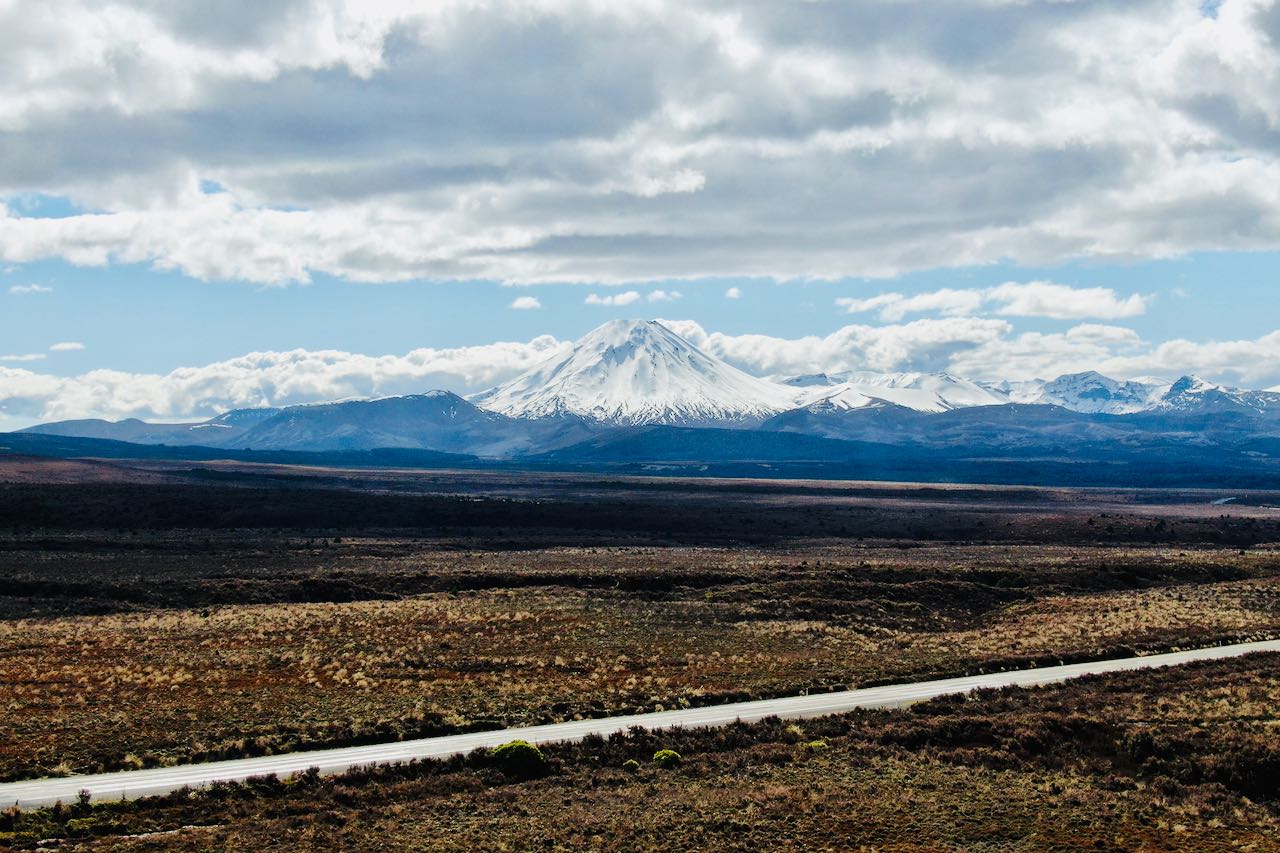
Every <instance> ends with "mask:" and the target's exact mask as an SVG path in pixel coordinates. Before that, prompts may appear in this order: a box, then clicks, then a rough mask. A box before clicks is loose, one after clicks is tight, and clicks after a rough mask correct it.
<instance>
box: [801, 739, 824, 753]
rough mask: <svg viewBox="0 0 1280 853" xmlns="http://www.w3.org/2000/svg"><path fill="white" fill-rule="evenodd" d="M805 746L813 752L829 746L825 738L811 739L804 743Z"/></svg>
mask: <svg viewBox="0 0 1280 853" xmlns="http://www.w3.org/2000/svg"><path fill="white" fill-rule="evenodd" d="M804 748H805V749H808V750H811V751H813V752H821V751H822V750H824V749H826V748H827V742H826V741H825V740H811V741H809V742H808V743H806V744H805V745H804Z"/></svg>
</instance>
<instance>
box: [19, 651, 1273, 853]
mask: <svg viewBox="0 0 1280 853" xmlns="http://www.w3.org/2000/svg"><path fill="white" fill-rule="evenodd" d="M1276 657H1277V656H1275V655H1254V656H1250V657H1247V658H1242V659H1237V660H1234V661H1226V662H1216V663H1212V664H1197V665H1190V666H1186V667H1179V668H1176V669H1171V670H1155V671H1147V672H1141V673H1127V674H1124V675H1118V676H1108V677H1101V678H1089V679H1084V680H1081V681H1077V682H1072V683H1070V684H1068V685H1064V686H1059V687H1051V688H1040V689H1036V690H1031V691H1020V690H1009V691H1003V692H1000V693H988V694H983V695H979V696H978V697H976V699H972V698H971V699H966V698H963V697H956V698H948V699H940V700H934V701H932V702H928V703H924V704H921V705H917V706H914V707H913V708H911V709H909V710H906V711H896V712H885V711H880V712H859V713H854V714H849V715H845V716H840V717H828V718H823V719H817V720H807V721H803V722H802V723H798V724H787V723H781V722H777V721H765V722H763V723H760V724H755V725H750V726H746V725H737V726H733V727H730V728H727V729H720V730H714V731H667V732H658V733H644V732H632V733H631V734H630V735H629V736H627V735H618V736H615V737H612V738H610V739H608V740H602V739H598V738H597V739H593V740H589V741H587V742H584V743H582V744H579V745H574V746H569V745H562V746H553V747H549V748H547V749H546V750H545V756H546V758H545V763H544V765H543V766H541V767H537V768H535V771H536V772H533V773H528V774H521V775H520V776H513V775H512V774H510V772H509V771H506V770H504V769H503V768H502V767H500V766H495V765H496V762H495V761H494V759H493V757H492V756H491V755H487V754H484V753H477V754H473V755H471V756H466V757H459V758H457V759H453V760H450V761H447V762H423V763H415V764H411V765H403V766H398V767H391V768H382V769H375V770H369V771H364V772H355V773H351V774H347V775H344V776H339V777H330V778H326V779H319V778H309V777H305V776H304V777H302V778H300V779H298V780H296V781H293V782H291V783H288V784H282V783H281V782H279V781H276V780H273V779H265V780H262V781H260V782H250V783H247V784H245V785H243V786H241V785H220V786H214V787H212V788H210V789H208V790H205V791H201V792H178V793H175V794H173V795H170V796H168V797H165V798H157V799H151V800H145V801H140V802H137V803H124V804H106V805H98V806H92V807H89V806H79V805H75V804H69V805H67V806H65V807H60V808H55V809H48V810H43V811H40V812H35V813H31V814H21V813H13V812H9V813H7V814H5V815H3V816H0V833H3V835H0V838H7V839H8V840H9V842H10V843H12V844H13V845H14V846H16V847H22V848H27V847H32V848H34V847H35V846H36V845H37V844H39V846H40V847H41V848H42V849H48V848H49V847H51V846H55V847H56V848H57V849H66V850H107V849H110V850H138V851H144V850H145V851H171V850H172V851H180V850H244V851H258V850H332V849H342V850H369V851H374V850H376V851H383V850H423V849H429V850H456V851H469V850H604V851H622V850H626V851H646V850H671V849H701V850H851V849H852V850H861V849H865V850H880V851H909V850H945V851H975V850H976V851H997V850H999V851H1009V850H1014V851H1021V850H1062V851H1075V850H1103V851H1134V850H1142V851H1197V853H1200V851H1205V853H1216V851H1228V850H1253V851H1274V850H1277V849H1280V842H1278V841H1277V837H1278V836H1277V833H1280V819H1278V816H1280V801H1278V798H1277V790H1278V785H1280V751H1278V750H1277V747H1276V738H1275V727H1276V717H1275V708H1276V705H1277V703H1278V702H1280V676H1277V674H1276V673H1277V666H1276V665H1277V663H1278V662H1280V661H1277V660H1276ZM662 749H671V750H674V751H675V752H676V753H677V754H678V755H679V756H680V761H679V763H678V764H674V763H673V764H668V765H667V766H659V765H657V764H656V763H654V762H653V761H652V757H653V756H654V755H655V754H656V753H657V751H658V750H662ZM629 761H630V762H634V764H630V765H628V763H627V762H629ZM527 776H533V777H534V778H527Z"/></svg>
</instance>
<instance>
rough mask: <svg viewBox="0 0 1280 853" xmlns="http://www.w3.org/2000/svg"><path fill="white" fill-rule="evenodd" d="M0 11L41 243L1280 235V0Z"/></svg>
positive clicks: (490, 264) (272, 270) (1, 210)
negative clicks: (63, 204) (1210, 7)
mask: <svg viewBox="0 0 1280 853" xmlns="http://www.w3.org/2000/svg"><path fill="white" fill-rule="evenodd" d="M0 33H2V34H3V35H0V46H3V48H4V49H3V50H0V145H2V146H3V150H4V151H5V156H4V157H3V158H0V261H3V262H6V263H26V262H31V261H35V260H38V259H43V258H62V259H66V260H69V261H71V262H72V263H76V264H88V265H94V264H104V263H109V262H120V263H143V264H151V265H154V266H155V267H157V268H159V269H162V270H178V271H181V272H182V273H185V274H187V275H190V276H194V277H197V278H203V279H243V280H246V281H250V282H256V283H266V284H286V283H291V282H305V281H308V280H310V279H311V277H312V276H313V275H316V274H326V275H333V276H338V277H342V278H346V279H349V280H352V281H361V282H374V281H387V280H402V279H416V278H457V279H497V280H503V281H509V282H517V283H536V282H544V281H583V282H591V283H622V282H633V281H634V282H638V281H653V280H659V279H672V278H702V277H715V276H740V275H744V276H772V277H777V278H784V279H785V278H795V277H801V278H803V277H832V278H840V277H846V276H891V275H894V274H896V273H900V272H904V271H909V270H919V269H927V268H936V267H951V266H970V265H977V264H985V263H991V262H996V261H1001V260H1012V261H1014V262H1017V263H1022V264H1029V265H1036V266H1044V265H1048V264H1052V263H1055V262H1058V261H1061V260H1064V259H1068V258H1073V257H1080V256H1090V257H1099V258H1111V259H1117V258H1118V259H1128V258H1140V257H1165V256H1170V255H1174V254H1180V253H1185V252H1189V251H1196V250H1214V249H1270V250H1274V249H1277V248H1280V133H1277V129H1278V128H1280V49H1278V48H1277V45H1278V44H1280V6H1278V5H1277V4H1276V2H1273V0H1223V2H1222V3H1220V4H1217V6H1216V10H1215V11H1214V12H1212V13H1210V12H1208V11H1206V7H1205V4H1203V3H1202V2H1200V0H1077V2H1069V3H1063V2H1035V3H1029V2H1022V0H956V2H948V3H937V2H931V0H903V2H892V3H890V2H878V1H877V0H864V2H849V3H836V2H777V0H749V2H746V3H732V4H731V3H727V2H722V0H680V2H675V0H613V2H599V0H438V2H432V3H410V2H392V0H382V2H363V0H361V2H357V0H271V2H265V3H264V2H261V0H257V2H253V3H248V2H244V1H243V0H226V2H221V3H216V4H172V3H155V2H149V0H120V2H115V3H112V4H110V5H108V6H104V5H103V4H100V3H94V2H89V0H45V2H41V3H23V2H7V3H6V2H0ZM584 69H589V70H590V73H584ZM48 197H53V198H56V199H68V200H69V202H70V205H71V207H70V210H69V211H67V212H68V213H69V215H65V216H59V217H58V218H44V217H40V216H37V215H31V214H32V212H33V211H34V210H36V209H37V208H38V207H39V205H38V204H35V203H34V202H36V201H39V200H40V199H42V198H48ZM721 286H723V285H721ZM915 298H918V297H915ZM991 298H992V299H998V298H1000V297H997V296H994V295H993V296H992V297H991ZM936 299H937V300H938V301H939V304H941V303H943V302H945V300H946V299H947V297H946V296H945V295H937V296H936ZM1002 304H1004V305H1005V308H1006V310H1007V311H1008V313H1009V314H1010V316H1024V315H1025V312H1027V311H1035V310H1040V309H1038V308H1036V304H1035V303H1032V304H1030V305H1029V306H1028V305H1026V304H1024V303H1023V302H1021V301H1019V300H1018V299H1010V300H1008V301H1006V302H1003V303H1002ZM849 307H850V308H852V307H853V306H852V305H851V306H849ZM1133 308H1134V306H1133V305H1132V304H1129V305H1127V306H1126V305H1121V306H1118V308H1117V311H1118V313H1113V314H1112V316H1111V319H1115V318H1118V317H1123V316H1132V315H1131V314H1127V313H1124V312H1125V311H1129V310H1133ZM859 310H879V311H880V312H881V313H882V314H883V315H884V316H885V317H886V318H887V319H889V320H890V321H896V320H895V317H896V315H899V314H900V315H901V316H902V317H905V316H906V315H908V314H909V313H911V312H912V311H913V310H914V309H913V308H912V307H911V304H910V301H909V300H905V299H904V300H902V301H899V302H897V303H893V302H882V303H880V304H877V305H873V306H868V307H867V308H863V309H859ZM957 311H960V309H957ZM1019 311H1021V312H1024V313H1022V314H1019V313H1018V312H1019ZM1093 316H1097V315H1096V314H1095V315H1093ZM991 328H995V327H991Z"/></svg>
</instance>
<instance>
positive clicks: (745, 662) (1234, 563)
mask: <svg viewBox="0 0 1280 853" xmlns="http://www.w3.org/2000/svg"><path fill="white" fill-rule="evenodd" d="M503 556H504V555H495V554H488V555H483V556H482V557H477V558H474V559H472V560H471V561H470V562H469V563H468V567H469V568H468V570H469V571H485V570H486V569H485V568H484V567H485V566H488V567H490V568H489V570H495V569H493V568H492V567H493V566H494V565H496V564H497V563H499V562H500V561H502V558H503ZM798 556H799V555H797V554H788V555H778V554H771V555H764V554H751V553H749V552H748V553H736V554H735V553H733V552H727V551H726V552H717V551H690V550H683V549H678V551H677V552H674V553H673V552H663V551H659V550H656V549H650V550H647V551H638V552H630V553H614V554H602V553H595V554H588V553H586V552H582V551H574V550H561V551H557V552H554V553H540V552H533V553H522V554H519V555H514V556H513V555H506V561H505V563H504V566H505V571H507V572H511V571H515V570H517V569H519V570H522V571H526V572H530V573H534V572H536V571H537V570H538V568H537V566H538V565H539V561H540V560H541V561H543V562H544V565H543V570H545V571H562V570H563V569H564V565H565V563H566V561H570V562H577V563H581V562H583V561H586V560H589V561H591V562H592V564H593V565H594V570H595V571H597V572H613V573H615V576H616V577H617V578H619V579H620V580H622V579H625V578H627V577H628V576H630V575H632V574H634V573H638V572H641V571H642V570H644V571H648V570H652V569H653V568H654V566H655V565H657V566H668V567H679V570H680V571H681V572H682V573H683V575H682V576H688V575H690V574H696V573H697V572H698V571H705V572H708V573H715V572H727V570H728V569H729V568H732V569H733V571H732V572H728V573H727V576H726V578H725V579H724V582H723V583H714V584H711V585H709V586H707V587H705V588H701V587H699V588H693V587H687V588H675V589H673V588H670V587H669V588H667V589H665V590H662V591H650V590H642V591H640V592H629V591H623V590H619V589H609V588H604V589H570V588H565V587H561V586H531V587H525V588H519V589H492V590H482V591H465V592H459V593H437V594H429V595H420V596H414V597H410V598H406V599H403V600H398V601H360V602H351V603H340V604H339V603H327V604H282V605H254V606H233V607H219V608H212V609H200V610H161V611H150V612H144V613H123V614H110V615H105V616H93V617H74V618H64V619H46V620H18V621H10V622H0V710H2V711H3V716H2V718H0V774H3V775H4V776H8V777H15V776H30V775H39V774H45V773H61V772H68V771H73V772H86V771H92V770H97V769H103V768H108V769H109V768H121V767H132V766H139V765H152V764H163V763H172V762H182V761H190V760H198V759H201V758H215V757H224V756H234V755H244V754H258V753H263V752H275V751H284V750H292V749H298V748H302V747H306V746H315V745H320V744H333V743H345V742H352V741H374V740H391V739H395V738H398V737H407V736H418V735H424V734H435V733H444V732H448V731H456V730H459V729H463V728H469V727H494V726H498V725H507V724H523V723H533V722H549V721H553V720H562V719H571V718H575V717H581V716H599V715H604V714H610V713H625V712H635V711H645V710H658V709H662V708H671V707H676V706H678V705H682V704H704V703H708V702H713V701H724V700H727V699H740V698H747V697H750V696H762V695H777V694H788V693H795V692H799V691H800V690H804V689H815V688H816V689H825V688H829V687H844V686H854V685H858V684H865V683H873V682H884V681H891V680H909V679H916V678H924V677H928V676H940V675H947V674H956V673H960V672H965V671H976V670H979V669H983V668H989V667H1009V666H1017V665H1023V664H1026V663H1027V662H1029V661H1044V662H1047V661H1050V660H1057V659H1061V658H1082V657H1091V656H1104V655H1110V654H1116V653H1122V652H1123V650H1124V649H1127V648H1150V649H1155V648H1171V647H1178V646H1183V645H1201V644H1205V643H1208V642H1216V641H1221V640H1224V639H1243V638H1249V637H1255V636H1262V635H1268V634H1271V633H1274V632H1278V631H1280V581H1277V580H1275V579H1273V578H1271V577H1269V576H1267V574H1268V573H1269V571H1270V569H1271V567H1272V563H1273V562H1274V557H1273V556H1269V555H1244V556H1241V555H1238V554H1236V553H1235V552H1230V553H1226V552H1221V551H1215V552H1203V553H1196V554H1194V555H1186V556H1182V557H1180V556H1179V552H1173V551H1167V550H1151V551H1132V550H1113V551H1105V552H1102V556H1101V557H1099V555H1098V553H1096V552H1095V553H1093V554H1092V555H1091V559H1094V560H1098V559H1103V560H1105V561H1106V562H1107V564H1108V565H1109V566H1112V567H1114V570H1115V571H1123V570H1124V567H1125V566H1127V565H1137V564H1140V563H1141V564H1143V565H1148V566H1149V565H1156V566H1162V565H1164V563H1165V562H1167V563H1168V564H1169V565H1170V566H1176V565H1178V564H1179V561H1181V562H1182V563H1187V562H1194V563H1195V565H1196V571H1202V570H1205V569H1204V567H1205V566H1208V568H1209V570H1214V566H1215V561H1216V562H1218V563H1221V565H1218V566H1217V569H1225V568H1227V567H1233V568H1234V569H1236V570H1244V571H1247V572H1250V573H1253V574H1259V575H1261V576H1260V577H1258V578H1257V579H1252V580H1243V581H1229V582H1219V583H1196V584H1182V585H1178V586H1173V587H1155V588H1147V589H1139V590H1131V589H1125V590H1119V591H1113V592H1105V593H1080V594H1063V593H1062V592H1060V591H1054V592H1052V594H1049V595H1047V596H1045V597H1040V598H1034V596H1035V595H1036V593H1037V591H1038V589H1039V588H1038V587H1037V586H1036V583H1037V582H1038V581H1037V578H1039V579H1040V581H1044V579H1045V578H1050V577H1056V576H1057V575H1056V574H1055V573H1058V574H1061V573H1063V572H1065V571H1066V569H1064V566H1071V565H1073V564H1074V563H1076V562H1078V561H1079V560H1080V559H1082V558H1081V556H1080V555H1079V554H1078V553H1077V552H1074V551H1071V550H1070V549H1057V550H1053V549H1043V548H1039V547H1028V548H1011V547H1001V548H974V549H955V548H921V549H916V550H912V551H909V552H883V551H874V552H861V551H860V552H847V551H846V552H843V553H841V552H839V551H838V550H837V549H828V550H825V551H818V550H815V551H813V552H806V553H805V559H804V560H797V559H796V558H797V557H798ZM455 559H458V558H456V557H455ZM802 563H803V564H804V565H801V564H802ZM475 564H479V566H481V568H478V569H477V568H475V567H474V565H475ZM646 567H647V568H646ZM1242 567H1243V568H1242ZM1184 568H1185V566H1184ZM674 570H675V569H674V568H672V571H674ZM1015 570H1016V571H1015ZM495 571H496V570H495ZM1170 571H1171V573H1173V574H1175V575H1176V572H1173V570H1172V569H1170ZM1018 572H1020V573H1021V575H1022V576H1025V586H1024V588H1021V589H1019V590H1018V591H1017V592H1016V593H1015V594H1016V595H1017V596H1019V597H1021V598H1023V599H1025V598H1027V597H1033V600H1031V601H1027V602H1024V603H1013V604H1000V603H999V595H998V593H999V590H996V592H995V593H993V592H991V589H989V588H988V587H989V586H990V584H989V583H988V584H987V586H984V587H982V589H978V590H977V591H976V592H974V593H973V595H974V596H975V601H972V602H968V601H960V600H948V598H955V597H956V596H958V595H961V594H963V593H964V591H965V590H966V589H967V588H968V587H966V586H965V584H967V583H969V582H970V581H971V580H973V579H976V578H979V577H981V578H984V579H986V580H987V581H989V580H990V575H992V574H993V573H995V574H996V575H997V576H999V577H1005V576H1011V577H1016V576H1017V574H1016V573H1018ZM1068 576H1069V577H1075V576H1074V575H1068ZM659 577H660V576H659ZM872 578H878V579H879V580H878V581H877V582H876V583H878V584H879V585H876V583H870V580H869V579H872ZM753 579H754V580H753ZM833 579H839V580H840V582H841V583H845V584H851V586H836V587H829V585H828V582H829V581H831V582H833ZM944 582H945V583H944ZM957 583H958V584H959V587H958V589H959V590H960V592H959V593H957V592H956V591H955V590H956V589H957V587H956V586H955V584H957ZM938 584H941V585H942V586H941V588H940V589H934V586H935V585H938ZM1061 585H1062V584H1058V585H1057V586H1055V585H1052V584H1050V585H1049V586H1048V587H1047V588H1048V589H1049V590H1051V591H1052V590H1057V589H1058V588H1059V587H1060V586H1061ZM824 594H825V595H826V597H825V598H824V597H823V596H824ZM984 595H986V596H988V597H990V596H991V595H995V596H996V598H995V599H993V600H992V602H993V603H992V606H990V607H984V606H983V604H982V596H984Z"/></svg>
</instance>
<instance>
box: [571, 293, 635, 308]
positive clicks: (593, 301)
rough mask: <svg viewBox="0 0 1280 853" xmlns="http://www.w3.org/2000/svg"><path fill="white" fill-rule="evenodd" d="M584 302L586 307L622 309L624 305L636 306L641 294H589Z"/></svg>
mask: <svg viewBox="0 0 1280 853" xmlns="http://www.w3.org/2000/svg"><path fill="white" fill-rule="evenodd" d="M582 301H583V304H586V305H603V306H615V307H621V306H624V305H634V304H635V303H637V302H639V301H640V294H639V292H638V291H635V290H628V291H626V292H624V293H615V294H612V295H609V296H600V295H599V294H596V293H591V294H588V295H587V298H586V299H584V300H582Z"/></svg>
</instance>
